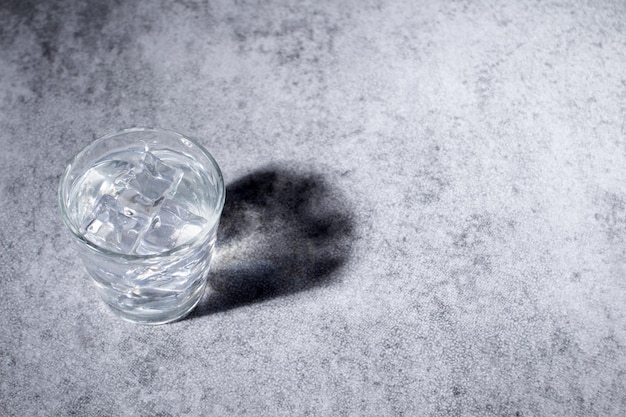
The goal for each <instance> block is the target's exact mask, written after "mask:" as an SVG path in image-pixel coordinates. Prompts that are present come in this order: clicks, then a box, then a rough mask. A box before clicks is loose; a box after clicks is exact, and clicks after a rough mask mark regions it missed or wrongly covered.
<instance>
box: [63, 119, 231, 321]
mask: <svg viewBox="0 0 626 417" xmlns="http://www.w3.org/2000/svg"><path fill="white" fill-rule="evenodd" d="M224 198H225V190H224V180H223V178H222V173H221V171H220V168H219V166H218V165H217V162H215V159H213V157H212V156H211V154H209V152H207V150H206V149H204V147H203V146H202V145H200V144H199V143H198V142H196V141H195V140H193V139H191V138H189V137H186V136H184V135H181V134H179V133H176V132H172V131H168V130H162V129H152V128H133V129H127V130H123V131H120V132H117V133H113V134H110V135H107V136H104V137H102V138H100V139H98V140H96V141H95V142H93V143H92V144H90V145H89V146H87V147H86V148H85V149H83V150H82V151H81V152H80V153H79V154H78V155H77V156H76V157H75V158H74V159H73V161H72V162H71V163H70V165H69V166H68V167H67V169H66V170H65V173H64V174H63V176H62V178H61V183H60V185H59V205H60V207H61V213H62V217H63V220H64V222H65V224H66V226H67V227H68V228H69V230H70V231H71V233H72V235H73V237H74V241H75V242H76V244H77V252H78V255H79V257H80V258H81V259H82V261H83V263H84V265H85V268H86V269H87V271H88V272H89V274H90V275H91V277H92V278H93V282H94V283H95V285H96V287H97V290H98V292H99V294H100V296H101V298H102V299H103V300H104V302H105V303H106V304H107V305H108V306H109V307H110V308H111V309H112V310H113V312H114V313H116V314H117V315H119V316H120V317H122V318H124V319H126V320H129V321H132V322H137V323H147V324H162V323H168V322H171V321H174V320H177V319H180V318H182V317H184V316H185V315H187V314H188V313H189V312H190V311H191V310H193V308H194V307H195V306H196V304H198V302H199V301H200V298H201V297H202V294H203V293H204V289H205V286H206V283H207V275H208V272H209V266H210V263H211V258H212V255H213V252H214V247H215V238H216V233H217V227H218V223H219V219H220V215H221V213H222V208H223V206H224Z"/></svg>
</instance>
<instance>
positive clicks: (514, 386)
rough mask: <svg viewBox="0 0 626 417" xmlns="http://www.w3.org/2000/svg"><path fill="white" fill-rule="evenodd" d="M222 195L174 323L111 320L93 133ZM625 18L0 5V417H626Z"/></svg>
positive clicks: (615, 4)
mask: <svg viewBox="0 0 626 417" xmlns="http://www.w3.org/2000/svg"><path fill="white" fill-rule="evenodd" d="M137 125H139V126H141V125H148V126H159V127H165V128H170V129H174V130H178V131H181V132H184V133H187V134H189V135H192V136H195V137H197V138H199V140H200V141H201V142H202V143H204V144H205V145H206V146H207V148H208V149H210V151H211V152H212V153H213V154H214V155H215V157H216V159H217V160H218V161H219V163H220V164H221V166H222V168H223V171H224V176H225V179H226V182H227V184H228V193H229V194H228V197H227V199H228V200H227V203H226V208H225V212H224V222H223V227H222V232H221V234H220V241H221V246H220V253H219V257H218V258H217V259H216V262H215V268H214V271H215V272H214V274H213V275H212V278H211V281H212V283H213V285H214V286H215V287H217V288H220V291H222V292H221V293H216V292H208V293H207V295H206V297H205V299H204V300H203V302H202V304H201V305H200V307H199V308H198V309H197V310H196V312H194V313H193V314H192V315H191V317H189V318H188V319H186V320H184V321H181V322H178V323H174V324H171V325H166V326H160V327H145V326H138V325H133V324H129V323H126V322H123V321H120V320H118V319H116V318H115V317H114V316H113V315H112V314H110V313H109V312H108V311H107V310H106V309H105V307H104V306H103V305H102V304H101V303H100V302H99V301H98V299H97V296H96V294H95V292H94V289H93V288H92V286H91V284H90V283H89V281H88V280H87V279H86V277H85V273H84V271H83V269H82V266H81V265H80V263H79V261H78V260H77V259H76V257H75V255H74V253H73V250H72V248H71V246H70V236H69V234H68V233H66V231H65V230H64V227H63V225H62V224H61V221H60V218H59V214H58V210H57V205H56V188H57V184H58V181H59V176H60V175H61V173H62V171H63V169H64V167H65V165H66V164H67V162H68V161H69V159H70V158H71V157H72V156H73V155H74V154H76V153H77V152H78V151H79V150H80V149H81V148H82V147H84V146H85V145H87V144H88V143H90V142H91V141H92V140H93V139H94V138H96V137H98V136H101V135H103V134H106V133H108V132H111V131H114V130H117V129H120V128H124V127H130V126H137ZM625 179H626V3H624V2H622V1H591V0H589V1H582V0H581V1H559V2H554V1H550V2H544V1H541V2H539V1H519V2H509V1H495V0H491V1H480V2H474V1H382V0H381V1H352V2H349V1H347V2H346V1H287V0H276V1H258V2H248V1H215V2H214V1H211V2H200V1H193V0H188V1H176V2H171V1H138V2H134V1H133V2H131V1H129V2H125V1H104V0H103V1H92V2H79V1H69V0H68V1H62V0H58V1H57V0H55V1H34V0H31V1H20V0H0V186H1V187H0V193H1V194H0V247H1V251H0V294H1V300H2V302H1V304H0V315H1V323H2V324H0V326H1V327H0V330H1V332H0V415H3V416H4V415H7V416H13V415H15V416H39V415H40V416H54V415H60V416H67V415H80V416H97V415H103V416H108V415H134V416H157V415H158V416H177V415H216V416H222V415H252V416H259V415H267V416H275V415H285V416H292V415H318V416H330V415H355V416H356V415H364V416H379V415H424V416H448V415H449V416H457V415H458V416H473V415H478V416H545V415H557V416H623V415H626V351H625V349H626V281H625V276H624V273H625V265H626V185H625Z"/></svg>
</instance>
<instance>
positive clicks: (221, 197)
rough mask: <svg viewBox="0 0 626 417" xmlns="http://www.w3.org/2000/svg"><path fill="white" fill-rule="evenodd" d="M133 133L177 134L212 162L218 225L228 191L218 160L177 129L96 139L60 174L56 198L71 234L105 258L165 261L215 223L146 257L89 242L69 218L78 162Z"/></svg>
mask: <svg viewBox="0 0 626 417" xmlns="http://www.w3.org/2000/svg"><path fill="white" fill-rule="evenodd" d="M132 132H156V133H166V134H170V135H175V136H178V137H180V138H183V139H185V140H187V141H189V142H190V143H192V144H193V146H195V147H196V148H197V149H198V150H199V151H200V152H201V153H202V154H203V155H204V156H205V157H206V158H207V159H208V160H209V162H210V163H211V165H212V167H213V168H214V169H215V172H216V174H217V180H218V181H217V194H218V195H217V203H216V205H215V211H216V213H217V214H218V216H217V218H216V221H215V222H219V219H220V217H221V212H222V210H223V208H224V202H225V200H226V189H225V186H224V177H223V175H222V170H221V169H220V167H219V165H218V163H217V161H216V160H215V158H214V157H213V155H211V153H210V152H209V151H208V150H207V149H206V148H205V147H204V146H203V145H202V144H200V143H199V142H198V141H197V140H196V139H194V138H192V137H189V136H187V135H184V134H182V133H180V132H177V131H174V130H170V129H163V128H155V127H131V128H127V129H122V130H117V131H114V132H111V133H108V134H106V135H104V136H101V137H99V138H97V139H95V140H94V141H92V142H91V143H89V144H88V145H87V146H85V147H84V148H82V149H81V150H80V152H78V153H77V154H76V155H75V156H74V157H73V158H72V160H71V161H70V163H69V164H68V165H67V167H66V168H65V170H64V171H63V174H62V175H61V179H60V181H59V188H58V191H57V198H58V204H59V208H60V211H61V217H62V218H63V222H64V223H65V226H66V227H67V228H68V229H69V230H70V232H71V233H72V235H73V236H74V237H75V238H77V239H78V240H79V241H80V242H81V243H83V244H85V245H86V246H87V247H88V248H89V249H91V250H93V251H95V252H98V253H100V254H103V255H107V256H114V257H117V258H124V259H128V260H133V259H134V260H137V259H153V258H162V257H167V256H171V255H173V254H175V253H177V252H180V251H182V250H184V249H187V248H189V247H191V246H194V245H195V244H196V243H197V242H198V241H200V240H201V239H202V238H204V237H206V235H207V232H208V231H209V230H210V229H211V228H212V227H214V226H215V223H212V224H211V225H210V226H207V228H206V229H205V230H203V232H202V233H199V234H198V235H197V236H195V237H194V238H193V239H190V240H189V241H187V242H185V243H183V244H180V245H177V246H175V247H173V248H171V249H168V250H167V251H164V252H159V253H152V254H147V255H140V254H129V253H123V252H116V251H114V250H110V249H106V248H103V247H101V246H99V245H97V244H95V243H93V242H91V241H90V240H88V239H86V238H85V236H84V235H83V234H82V233H80V232H79V228H78V226H77V225H76V224H74V222H73V221H72V219H70V217H69V215H68V207H67V204H66V201H65V198H64V195H65V194H66V192H67V191H68V190H67V186H68V185H69V186H71V185H73V182H72V184H67V182H68V181H67V179H68V176H69V174H70V171H71V170H72V167H73V166H74V165H75V164H76V163H77V162H78V161H80V160H81V159H82V158H83V157H84V156H85V154H87V153H88V152H89V151H90V150H92V149H93V148H95V147H96V146H97V145H99V144H101V143H102V142H104V141H106V140H107V139H111V138H113V137H116V136H120V135H122V134H126V133H132Z"/></svg>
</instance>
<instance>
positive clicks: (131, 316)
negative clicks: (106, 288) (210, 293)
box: [103, 285, 206, 325]
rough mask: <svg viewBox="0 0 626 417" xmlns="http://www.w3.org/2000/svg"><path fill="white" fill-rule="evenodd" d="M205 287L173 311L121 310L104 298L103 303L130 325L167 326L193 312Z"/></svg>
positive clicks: (188, 297)
mask: <svg viewBox="0 0 626 417" xmlns="http://www.w3.org/2000/svg"><path fill="white" fill-rule="evenodd" d="M205 287H206V285H203V286H201V287H200V288H198V289H197V290H196V291H195V292H194V293H193V294H192V296H187V297H186V299H185V302H184V303H183V304H181V305H179V306H177V307H176V308H175V309H171V310H156V309H145V308H135V309H132V310H123V309H121V308H119V306H116V305H113V304H111V303H110V302H108V301H107V300H106V299H105V298H104V297H103V301H104V303H105V305H106V306H107V307H109V310H111V311H112V312H113V314H115V315H116V316H118V317H119V318H121V319H123V320H126V321H128V322H131V323H136V324H148V325H159V324H167V323H172V322H175V321H177V320H181V319H182V318H184V317H185V316H187V315H188V314H189V313H191V312H192V311H193V309H194V308H196V306H197V305H198V303H199V302H200V300H201V299H202V295H203V294H204V289H205Z"/></svg>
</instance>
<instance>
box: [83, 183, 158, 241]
mask: <svg viewBox="0 0 626 417" xmlns="http://www.w3.org/2000/svg"><path fill="white" fill-rule="evenodd" d="M148 221H149V220H147V217H145V216H136V215H133V214H131V213H128V212H125V211H124V209H123V207H121V206H120V204H119V202H118V200H117V199H116V197H114V196H112V195H109V194H106V195H104V196H102V197H101V198H100V200H98V203H96V206H95V207H94V209H93V211H92V212H91V214H90V215H89V216H87V218H86V219H85V221H84V222H83V233H84V236H85V238H87V239H88V240H89V241H91V242H92V243H95V244H96V245H99V246H101V247H104V248H106V249H109V250H114V251H120V252H124V253H131V252H132V251H133V248H134V247H135V245H136V243H137V239H138V238H139V236H140V234H141V232H142V231H143V230H144V229H146V226H147V222H148Z"/></svg>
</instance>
